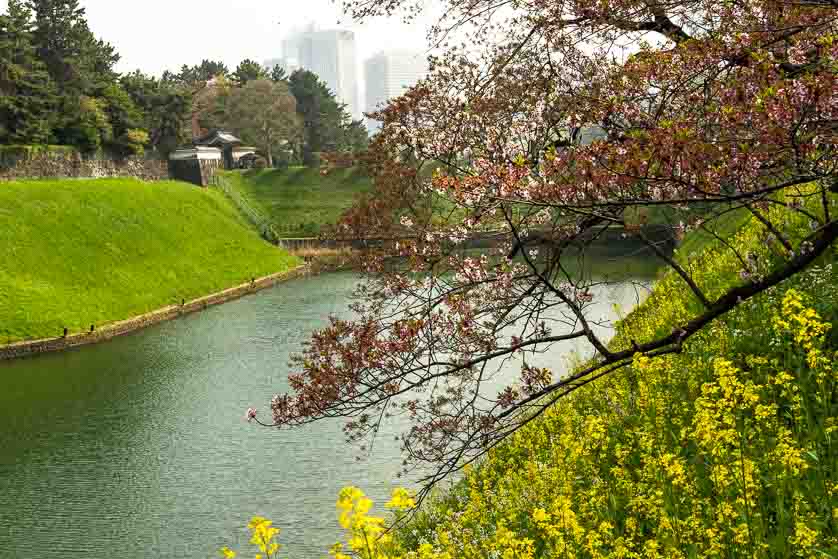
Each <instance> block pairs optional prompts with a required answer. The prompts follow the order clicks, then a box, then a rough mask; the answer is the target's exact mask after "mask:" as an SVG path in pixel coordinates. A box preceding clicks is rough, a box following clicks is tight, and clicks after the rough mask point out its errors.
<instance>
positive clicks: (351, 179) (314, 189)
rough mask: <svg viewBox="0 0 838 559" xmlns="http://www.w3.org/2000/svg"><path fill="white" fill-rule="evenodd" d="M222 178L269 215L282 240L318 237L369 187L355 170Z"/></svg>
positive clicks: (257, 173) (275, 171)
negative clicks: (324, 173)
mask: <svg viewBox="0 0 838 559" xmlns="http://www.w3.org/2000/svg"><path fill="white" fill-rule="evenodd" d="M224 177H225V179H226V180H227V181H228V182H229V183H230V184H231V185H232V186H233V187H234V188H236V189H238V190H239V192H240V193H241V194H242V195H243V196H244V197H245V198H247V199H248V200H250V201H251V202H254V203H255V204H256V205H257V206H258V207H260V208H261V209H262V210H263V211H264V212H265V213H266V214H267V215H268V217H269V218H270V219H271V221H272V222H273V225H274V230H275V231H276V232H277V233H278V234H279V235H281V236H283V237H311V236H317V235H319V234H320V232H321V231H322V230H323V228H324V227H326V226H329V225H334V224H335V223H336V222H337V220H338V218H339V217H340V215H341V214H342V213H343V212H344V211H346V210H347V209H349V208H350V207H351V206H352V204H353V202H354V201H355V199H356V197H357V196H358V195H359V194H361V193H362V192H367V191H369V190H370V188H371V183H370V179H369V178H368V177H367V176H365V175H364V174H363V173H361V172H360V171H359V170H358V169H355V168H352V169H337V170H334V171H331V172H330V173H329V174H327V175H321V174H320V171H319V169H312V168H309V167H290V168H288V169H269V170H253V171H246V172H241V171H231V172H227V173H224Z"/></svg>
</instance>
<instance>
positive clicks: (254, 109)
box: [0, 0, 368, 162]
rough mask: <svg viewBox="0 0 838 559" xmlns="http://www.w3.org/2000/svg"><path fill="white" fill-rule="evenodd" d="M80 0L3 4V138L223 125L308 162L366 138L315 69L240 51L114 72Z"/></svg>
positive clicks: (169, 146)
mask: <svg viewBox="0 0 838 559" xmlns="http://www.w3.org/2000/svg"><path fill="white" fill-rule="evenodd" d="M118 61H119V54H117V52H116V51H115V49H114V47H113V46H111V45H110V44H108V43H106V42H104V41H102V40H101V39H98V38H96V36H95V35H94V34H93V32H92V31H91V30H90V28H89V26H88V24H87V20H86V18H85V10H84V8H82V7H81V6H80V5H79V1H78V0H9V2H8V10H7V12H6V13H4V14H0V144H61V145H68V146H73V147H76V148H78V149H79V150H81V151H83V152H87V153H91V152H97V151H105V152H108V153H112V154H116V155H122V156H127V155H140V154H143V153H144V152H145V151H146V150H151V151H154V152H158V153H159V154H161V155H167V154H168V153H169V152H170V151H172V150H174V149H176V148H177V147H178V146H182V145H185V144H188V143H189V142H190V141H191V139H192V137H193V136H194V135H196V134H197V133H199V132H200V131H202V129H206V128H212V127H224V128H228V129H230V131H231V132H233V133H235V134H237V135H240V136H241V137H242V139H243V140H245V141H246V142H247V143H251V144H253V145H255V146H256V147H258V148H259V149H260V150H261V151H263V153H264V154H265V155H266V157H267V158H268V159H272V155H273V153H276V152H277V150H279V151H281V152H282V153H283V154H284V155H283V157H284V158H285V159H286V160H289V162H291V161H304V162H312V161H314V160H315V159H316V154H317V153H318V152H324V151H358V150H361V149H364V148H366V146H367V141H368V139H367V132H366V129H365V128H364V126H363V125H362V123H361V121H353V120H352V118H351V115H349V113H348V112H347V111H346V108H345V106H344V105H342V104H341V103H339V102H338V101H337V99H336V98H335V96H334V94H333V93H332V92H331V91H329V89H328V87H327V86H326V85H325V84H324V83H323V82H322V81H321V80H319V78H318V77H317V76H316V75H315V74H313V73H311V72H309V71H305V70H298V71H296V72H294V73H292V74H291V75H290V76H289V75H287V74H286V73H285V71H284V70H283V69H282V68H281V67H275V68H273V69H271V70H266V69H265V68H263V67H262V66H261V65H260V64H258V63H257V62H255V61H253V60H250V59H247V60H243V61H242V62H241V63H240V64H239V65H238V67H237V68H236V69H235V71H233V72H230V71H229V69H228V68H227V67H226V66H225V65H224V64H223V63H221V62H217V61H212V60H203V61H202V62H201V63H200V64H198V65H195V66H188V65H184V66H182V67H181V69H180V71H179V72H176V73H175V72H168V71H167V72H165V73H164V74H163V76H162V77H161V78H159V79H158V78H155V77H153V76H148V75H146V74H143V73H142V72H140V71H136V72H133V73H129V74H119V73H118V72H116V71H115V69H114V67H115V65H116V63H117V62H118Z"/></svg>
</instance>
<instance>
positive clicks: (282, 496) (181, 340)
mask: <svg viewBox="0 0 838 559" xmlns="http://www.w3.org/2000/svg"><path fill="white" fill-rule="evenodd" d="M354 282H355V277H354V276H352V275H349V274H329V275H323V276H319V277H315V278H311V279H305V280H300V281H295V282H291V283H287V284H283V285H279V286H277V287H275V288H273V289H270V290H267V291H263V292H260V293H258V294H256V295H253V296H250V297H246V298H244V299H241V300H238V301H235V302H232V303H228V304H226V305H222V306H220V307H214V308H212V309H209V310H207V311H205V312H202V313H199V314H195V315H191V316H188V317H184V318H182V319H179V320H176V321H173V322H169V323H166V324H162V325H159V326H156V327H153V328H150V329H148V330H144V331H142V332H139V333H136V334H133V335H130V336H127V337H123V338H119V339H117V340H114V341H112V342H109V343H105V344H102V345H98V346H92V347H87V348H81V349H78V350H74V351H70V352H66V353H60V354H54V355H47V356H43V357H38V358H34V359H28V360H23V361H17V362H13V363H5V364H4V363H0V557H3V558H5V557H10V558H15V559H48V558H59V557H60V558H61V559H75V558H86V559H87V558H90V559H98V558H102V559H104V558H109V559H123V558H125V559H127V558H132V559H134V558H146V557H147V558H155V559H156V558H184V557H188V558H193V557H195V558H202V557H217V551H216V550H217V549H218V548H219V547H221V546H222V545H230V546H231V547H234V548H241V549H245V547H244V545H243V544H245V543H246V542H247V532H246V529H245V528H244V526H245V525H246V523H247V520H248V519H249V518H250V517H251V516H253V515H254V514H261V515H263V516H267V517H268V518H271V519H273V520H274V521H275V524H276V525H277V526H279V527H281V528H282V535H281V538H280V541H281V543H282V544H283V545H284V546H285V547H284V551H285V552H286V553H285V555H284V556H286V557H293V558H295V559H297V558H302V559H306V558H314V557H324V556H325V555H326V550H327V549H328V547H329V546H330V545H331V544H333V543H334V542H335V541H337V539H338V538H339V537H340V529H339V527H338V525H337V521H336V515H335V508H334V502H335V499H336V496H337V493H338V491H339V490H340V488H342V487H344V486H345V485H349V484H353V485H358V486H360V487H362V488H363V489H364V491H366V492H367V493H368V494H369V495H370V496H371V497H373V498H374V499H376V501H377V502H378V503H379V504H383V503H384V499H385V498H386V496H387V495H388V494H389V492H390V490H391V489H392V488H393V487H394V486H396V485H400V483H399V480H397V479H396V478H395V472H396V471H397V470H398V463H399V455H398V449H397V447H396V443H393V442H392V437H381V439H380V441H379V443H378V444H377V445H376V448H375V451H374V453H373V454H372V455H370V456H365V457H364V459H363V460H362V461H360V462H359V461H356V459H355V457H356V454H357V452H355V450H354V449H353V448H352V447H348V446H346V445H345V444H344V443H343V439H342V437H341V431H340V424H339V423H323V424H317V425H313V426H309V427H306V428H302V429H299V430H294V431H290V432H289V431H282V432H280V431H275V430H269V429H264V428H260V427H257V426H255V425H251V424H248V423H247V422H246V421H245V420H244V419H243V417H244V412H245V410H246V409H247V408H248V407H249V406H251V405H252V406H254V407H257V408H259V409H260V410H261V411H262V415H263V416H267V412H266V411H265V410H266V408H267V404H268V402H269V400H270V397H271V396H272V395H273V394H275V393H277V392H281V391H283V390H284V389H285V387H286V386H287V380H286V375H287V373H288V367H287V363H288V358H289V356H290V354H292V353H294V352H297V351H299V350H300V349H301V347H302V343H303V341H304V340H305V339H306V337H307V333H308V332H310V331H311V330H312V329H314V328H318V327H321V326H323V325H324V324H325V323H326V321H327V317H328V315H329V314H330V313H335V314H345V312H346V310H345V308H346V303H347V296H348V295H349V293H350V292H351V290H352V287H353V285H354ZM612 300H616V301H617V302H620V303H622V304H623V305H624V306H626V307H628V306H631V305H632V304H633V303H634V301H635V291H634V290H633V289H630V288H628V287H626V288H624V289H621V290H617V291H616V292H614V293H613V298H612ZM611 312H612V311H611V310H610V306H609V305H607V304H605V305H603V309H602V313H603V314H610V313H611ZM565 349H571V346H567V347H566V348H565ZM556 357H557V356H554V358H553V359H552V364H553V365H554V366H555V367H557V368H558V363H556ZM248 549H249V548H248Z"/></svg>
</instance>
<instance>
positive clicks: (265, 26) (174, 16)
mask: <svg viewBox="0 0 838 559" xmlns="http://www.w3.org/2000/svg"><path fill="white" fill-rule="evenodd" d="M81 5H82V6H84V7H85V8H86V10H87V19H88V22H89V23H90V26H91V28H92V29H93V32H94V33H95V34H96V36H98V37H101V38H103V39H105V40H106V41H108V42H109V43H111V44H112V45H114V46H115V47H116V49H117V51H118V52H119V54H120V55H121V57H122V60H121V61H120V63H119V66H118V67H117V68H118V70H120V71H122V72H129V71H132V70H135V69H137V68H139V69H140V70H142V71H143V72H146V73H150V74H155V75H160V74H162V73H163V71H164V70H177V69H179V68H180V66H181V65H183V64H190V65H192V64H197V63H199V62H200V61H201V60H202V59H204V58H208V59H212V60H222V61H223V62H224V63H225V64H227V66H228V67H229V68H230V69H231V70H233V69H235V67H236V65H237V64H238V63H239V62H240V61H241V60H243V59H245V58H252V59H254V60H256V61H257V62H260V63H261V62H264V61H265V60H266V59H268V58H274V57H277V56H280V55H281V47H280V42H281V40H282V38H283V36H284V35H286V34H288V33H290V32H291V31H292V30H294V29H295V28H299V27H301V26H304V25H306V24H307V23H309V22H314V23H315V24H317V25H318V26H320V27H321V28H335V27H341V28H344V29H352V30H354V31H355V40H356V48H357V51H358V52H357V54H358V59H359V60H358V64H359V65H360V64H361V63H362V62H363V60H365V59H367V58H369V57H370V56H372V55H373V54H374V53H376V52H377V51H379V50H383V49H411V50H417V51H423V49H424V48H425V33H426V27H425V25H426V24H427V22H428V21H429V19H426V20H425V22H424V23H421V24H414V25H410V26H407V25H404V24H402V23H401V22H400V21H399V20H398V19H389V20H387V19H383V20H376V21H370V22H368V23H365V24H364V25H358V24H356V23H355V22H352V21H350V20H349V19H348V18H347V17H345V16H342V14H340V11H339V10H338V8H337V7H336V6H335V4H333V3H332V1H331V0H235V1H233V0H142V1H128V0H81ZM6 8H7V0H0V11H6ZM338 19H340V20H341V24H340V25H338V24H337V22H338ZM359 77H360V76H359Z"/></svg>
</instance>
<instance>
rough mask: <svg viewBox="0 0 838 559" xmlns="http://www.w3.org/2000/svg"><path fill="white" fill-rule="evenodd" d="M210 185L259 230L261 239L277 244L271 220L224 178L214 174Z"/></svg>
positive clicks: (277, 238)
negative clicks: (222, 194) (221, 193)
mask: <svg viewBox="0 0 838 559" xmlns="http://www.w3.org/2000/svg"><path fill="white" fill-rule="evenodd" d="M212 185H213V186H215V187H218V189H219V190H221V191H222V192H223V193H224V194H226V195H227V197H228V198H229V199H230V200H232V202H233V204H235V205H236V207H237V208H238V209H239V211H241V213H242V214H244V216H245V217H247V219H248V220H249V221H250V222H251V223H252V224H253V225H254V226H255V227H256V228H257V229H258V230H259V234H260V235H262V238H264V239H265V240H266V241H268V242H270V243H273V244H277V243H278V241H279V235H278V234H277V232H276V229H275V228H274V225H273V222H272V221H271V219H270V218H269V217H268V216H267V215H265V213H264V212H263V211H262V210H261V209H260V208H258V207H257V206H256V205H255V204H254V203H253V202H251V201H250V200H248V199H247V198H246V197H245V196H244V195H242V193H241V192H239V190H238V189H237V188H236V187H234V186H233V185H232V184H230V182H229V181H228V180H227V179H226V178H225V177H223V176H220V175H217V174H216V175H215V176H213V178H212Z"/></svg>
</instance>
